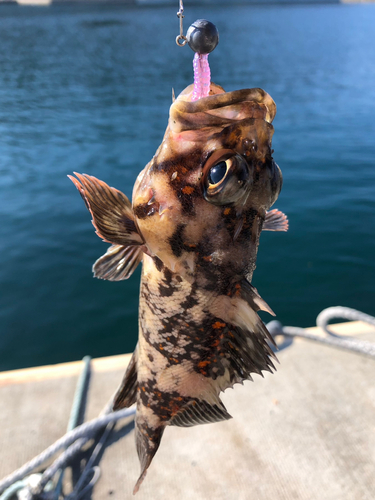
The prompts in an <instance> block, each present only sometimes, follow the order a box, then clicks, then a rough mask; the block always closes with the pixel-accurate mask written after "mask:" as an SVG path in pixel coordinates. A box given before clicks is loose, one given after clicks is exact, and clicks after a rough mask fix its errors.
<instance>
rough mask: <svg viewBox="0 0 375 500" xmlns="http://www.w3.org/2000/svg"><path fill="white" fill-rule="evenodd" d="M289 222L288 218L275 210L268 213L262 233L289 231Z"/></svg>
mask: <svg viewBox="0 0 375 500" xmlns="http://www.w3.org/2000/svg"><path fill="white" fill-rule="evenodd" d="M288 229H289V221H288V217H287V216H286V215H285V214H284V213H283V212H281V211H280V210H277V208H275V209H274V210H270V211H269V212H266V218H265V219H264V223H263V228H262V231H288Z"/></svg>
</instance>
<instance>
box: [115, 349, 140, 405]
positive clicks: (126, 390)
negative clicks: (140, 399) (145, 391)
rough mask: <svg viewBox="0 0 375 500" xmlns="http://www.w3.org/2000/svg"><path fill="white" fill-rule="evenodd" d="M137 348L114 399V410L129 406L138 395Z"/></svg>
mask: <svg viewBox="0 0 375 500" xmlns="http://www.w3.org/2000/svg"><path fill="white" fill-rule="evenodd" d="M137 387H138V383H137V348H136V349H135V351H134V352H133V355H132V357H131V360H130V362H129V364H128V367H127V369H126V372H125V375H124V378H123V380H122V382H121V385H120V387H119V388H118V391H117V393H116V395H115V397H114V400H113V411H116V410H120V409H121V408H129V406H131V405H132V404H134V403H135V401H136V397H137Z"/></svg>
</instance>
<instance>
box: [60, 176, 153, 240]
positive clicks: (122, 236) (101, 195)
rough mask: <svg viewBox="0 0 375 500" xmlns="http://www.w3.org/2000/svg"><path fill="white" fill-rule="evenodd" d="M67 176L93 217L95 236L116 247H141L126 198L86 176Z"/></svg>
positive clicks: (97, 180)
mask: <svg viewBox="0 0 375 500" xmlns="http://www.w3.org/2000/svg"><path fill="white" fill-rule="evenodd" d="M74 174H75V176H76V177H77V179H76V178H75V177H73V176H71V175H68V177H69V179H70V180H71V181H72V182H73V183H74V185H75V187H76V188H77V189H78V191H79V193H80V195H81V196H82V198H83V200H84V202H85V204H86V206H87V208H88V210H89V211H90V213H91V215H92V223H93V225H94V227H95V229H96V233H97V235H98V236H99V237H100V238H102V239H103V240H104V241H106V242H108V243H112V244H115V245H122V246H129V245H143V244H144V240H143V237H142V235H141V234H140V233H139V230H138V228H137V226H136V223H135V219H134V213H133V209H132V206H131V203H130V201H129V200H128V198H127V197H126V196H125V195H124V194H123V193H121V191H118V190H117V189H115V188H112V187H109V186H108V184H106V183H105V182H103V181H100V180H99V179H96V177H92V176H91V175H86V174H77V172H74Z"/></svg>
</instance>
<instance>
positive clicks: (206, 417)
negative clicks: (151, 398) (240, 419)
mask: <svg viewBox="0 0 375 500" xmlns="http://www.w3.org/2000/svg"><path fill="white" fill-rule="evenodd" d="M230 418H232V417H231V416H230V415H229V413H228V412H227V410H226V409H225V406H224V405H223V403H222V402H221V401H220V402H219V404H210V403H207V401H204V400H194V401H191V402H190V403H188V404H187V405H186V406H184V407H183V408H182V409H181V410H180V411H179V412H178V413H177V414H176V415H175V416H174V417H173V418H172V419H171V420H170V422H169V425H176V426H178V427H192V426H193V425H198V424H210V423H213V422H221V421H222V420H229V419H230Z"/></svg>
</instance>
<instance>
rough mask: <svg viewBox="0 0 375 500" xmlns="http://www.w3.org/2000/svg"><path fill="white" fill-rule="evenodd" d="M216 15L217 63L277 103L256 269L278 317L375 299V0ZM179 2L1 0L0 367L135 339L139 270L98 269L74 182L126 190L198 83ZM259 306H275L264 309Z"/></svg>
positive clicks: (206, 14)
mask: <svg viewBox="0 0 375 500" xmlns="http://www.w3.org/2000/svg"><path fill="white" fill-rule="evenodd" d="M184 4H185V14H186V17H185V20H184V26H185V31H186V29H187V28H188V26H189V25H190V24H191V23H192V22H193V21H195V20H196V19H198V18H206V19H208V20H210V21H212V22H214V23H215V24H216V25H217V27H218V29H219V32H220V43H219V45H218V47H217V48H216V50H215V51H214V52H213V53H212V54H211V55H210V58H209V60H210V65H211V72H212V79H213V81H214V82H216V83H218V84H220V85H222V86H223V87H224V88H225V89H226V90H235V89H241V88H249V87H262V88H264V89H265V90H266V91H267V92H269V93H270V94H271V96H272V97H273V98H274V100H275V101H276V103H277V106H278V114H277V116H276V119H275V121H274V126H275V135H274V141H273V147H274V150H275V153H274V158H275V160H276V162H277V163H278V164H279V165H280V167H281V169H282V171H283V175H284V187H283V190H282V193H281V195H280V198H279V200H278V201H277V203H276V205H275V206H276V207H277V208H279V209H280V210H282V211H284V212H285V213H286V214H287V215H288V217H289V221H290V230H289V232H288V233H285V234H284V233H264V234H263V235H262V237H261V242H260V247H259V256H258V263H257V269H256V271H255V274H254V279H253V284H254V285H255V286H256V287H257V288H258V290H259V292H260V294H261V295H262V297H263V298H264V299H265V300H266V301H267V302H268V303H269V304H270V306H271V307H272V308H273V309H274V311H275V312H276V313H277V318H278V319H279V320H280V321H281V322H282V323H283V324H284V325H298V326H312V325H313V324H314V323H315V317H316V315H317V314H318V313H319V312H320V310H321V309H323V308H325V307H328V306H332V305H343V306H349V307H354V308H358V309H360V310H362V311H363V312H366V313H368V314H372V315H375V302H374V298H375V258H374V257H375V252H374V249H375V231H374V227H375V140H374V139H375V138H374V132H375V127H374V116H375V37H374V26H375V4H366V5H362V4H361V5H358V4H356V5H345V4H339V3H327V4H324V3H321V4H308V3H303V4H280V5H277V4H262V5H256V4H246V3H245V2H240V3H236V2H230V1H228V2H221V3H220V4H218V3H217V2H216V3H212V4H210V5H202V3H201V2H200V3H199V4H200V5H197V3H196V2H189V1H187V0H186V1H185V2H184ZM177 9H178V2H177V1H176V2H174V3H173V4H170V5H164V6H160V5H147V4H146V3H145V4H142V5H131V4H106V3H103V4H94V3H93V4H91V3H66V4H64V3H56V4H55V3H53V4H52V5H50V6H48V7H39V8H35V7H26V6H22V7H21V6H18V5H16V4H1V5H0V47H1V50H0V249H1V257H0V258H1V264H0V370H7V369H13V368H21V367H27V366H35V365H41V364H48V363H56V362H63V361H70V360H76V359H80V358H82V356H84V355H85V354H90V355H92V356H94V357H98V356H106V355H111V354H117V353H124V352H130V351H132V350H133V348H134V346H135V344H136V339H137V314H138V289H139V276H140V272H139V271H140V270H137V272H136V273H135V275H133V276H132V277H131V278H130V279H129V280H128V281H122V282H118V283H111V282H105V281H101V280H96V279H94V278H93V277H92V273H91V266H92V264H93V262H94V261H95V260H96V259H97V258H98V257H99V256H101V255H102V254H103V253H105V251H106V249H107V246H108V245H107V244H105V243H103V242H101V240H100V239H99V238H98V237H97V236H96V235H95V233H94V229H93V227H92V225H91V223H90V215H89V213H88V212H87V210H86V208H85V206H84V204H83V202H82V200H81V198H80V196H79V195H78V193H77V191H76V189H75V187H74V186H73V184H72V183H71V182H70V181H69V180H68V178H67V177H66V176H67V174H70V173H72V172H73V171H77V172H84V173H88V174H91V175H94V176H96V177H99V178H100V179H103V180H104V181H105V182H107V183H108V184H110V185H111V186H115V187H116V188H118V189H120V190H122V191H123V192H124V193H125V194H126V195H128V196H131V191H132V187H133V184H134V181H135V178H136V176H137V174H138V172H139V171H140V170H141V169H142V168H143V167H144V165H145V164H146V163H147V162H148V161H149V160H150V159H151V157H152V155H153V154H154V152H155V150H156V148H157V147H158V145H159V143H160V141H161V139H162V137H163V134H164V130H165V127H166V124H167V119H168V109H169V106H170V104H171V93H172V87H173V88H174V89H175V92H176V94H178V93H179V92H180V91H182V90H183V89H184V87H185V86H187V85H188V84H190V83H191V82H192V78H193V71H192V58H193V52H192V51H191V50H190V49H189V47H187V46H186V47H184V48H179V47H177V45H176V44H175V37H176V35H177V34H178V31H179V30H178V19H177V17H176V12H177ZM263 319H264V320H265V321H268V320H269V319H271V318H270V317H266V316H263Z"/></svg>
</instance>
